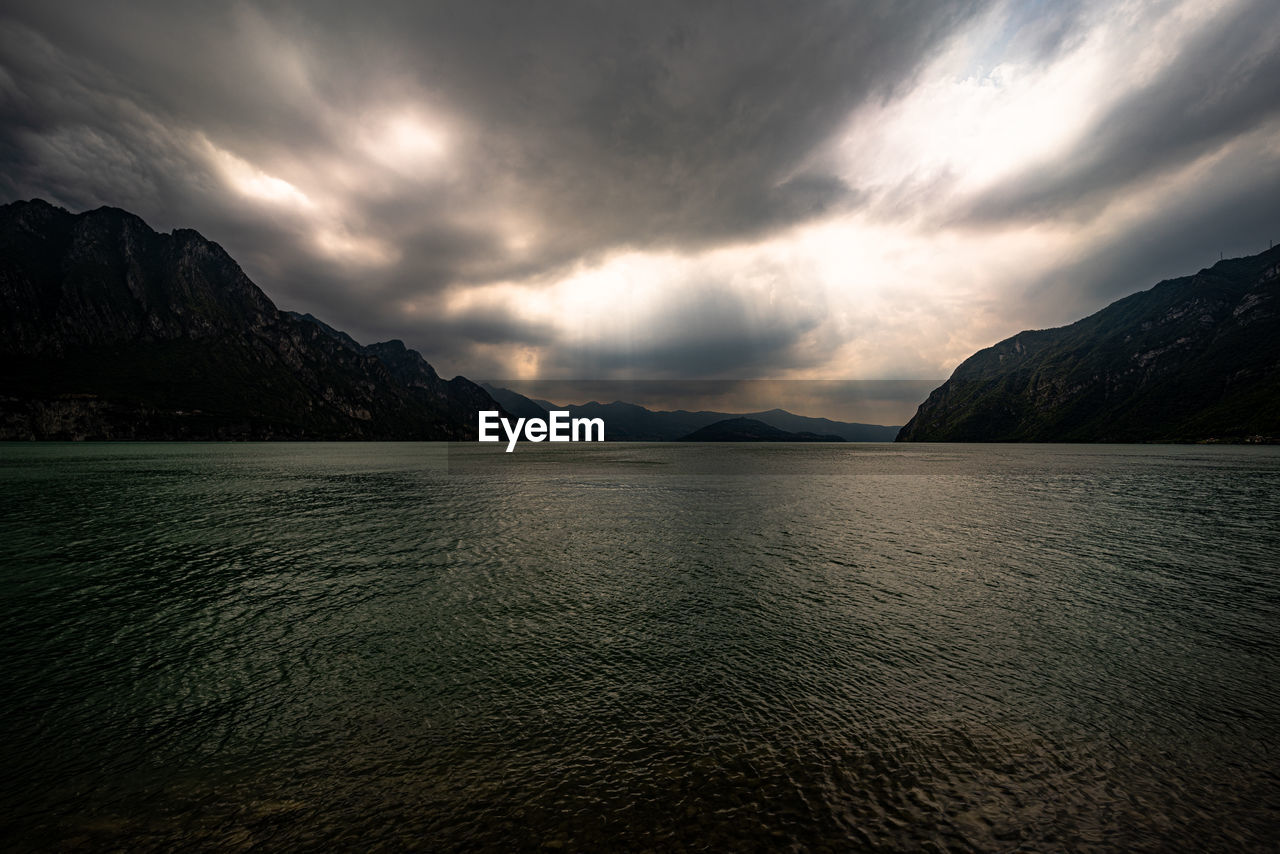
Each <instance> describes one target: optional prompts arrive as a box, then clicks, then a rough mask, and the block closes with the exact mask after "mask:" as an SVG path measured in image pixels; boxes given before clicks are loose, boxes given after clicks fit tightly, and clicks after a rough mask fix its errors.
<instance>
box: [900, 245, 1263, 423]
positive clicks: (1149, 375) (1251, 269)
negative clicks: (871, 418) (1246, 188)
mask: <svg viewBox="0 0 1280 854" xmlns="http://www.w3.org/2000/svg"><path fill="white" fill-rule="evenodd" d="M1278 437H1280V247H1277V248H1274V249H1271V250H1269V251H1267V252H1263V253H1261V254H1258V255H1254V256H1251V257H1248V258H1234V259H1230V260H1226V261H1221V262H1219V263H1217V264H1215V265H1214V266H1213V267H1212V268H1209V269H1205V270H1201V271H1200V272H1199V273H1196V274H1195V275H1194V276H1186V277H1183V278H1179V279H1171V280H1168V281H1164V282H1161V283H1160V284H1158V285H1156V286H1155V287H1153V288H1151V289H1150V290H1146V291H1142V292H1140V293H1136V294H1133V295H1132V296H1129V297H1125V298H1124V299H1122V300H1119V301H1118V302H1115V303H1112V304H1111V305H1109V306H1107V307H1106V308H1104V309H1103V310H1102V311H1099V312H1098V313H1096V314H1093V315H1091V316H1089V317H1086V318H1085V319H1083V320H1080V321H1078V322H1076V323H1073V324H1071V325H1070V326H1064V327H1061V328H1058V329H1044V330H1038V331H1033V332H1020V333H1018V334H1017V335H1015V336H1013V337H1012V338H1008V339H1006V340H1004V341H1001V342H1000V343H999V344H996V345H995V346H994V347H989V348H987V349H985V350H982V351H980V352H978V353H975V354H974V355H973V356H971V357H969V358H968V359H967V360H965V361H964V363H962V364H961V365H960V366H959V367H958V368H956V370H955V373H954V374H952V376H951V378H950V379H949V380H947V382H945V383H944V384H943V385H942V386H940V387H939V388H937V389H935V390H934V392H933V393H932V394H930V395H929V398H928V400H926V401H925V402H924V403H923V404H921V405H920V408H919V410H918V411H917V412H916V415H915V417H914V418H912V419H911V421H910V422H908V423H907V424H906V425H905V426H904V427H903V428H902V431H901V433H899V435H898V441H916V442H1195V441H1274V440H1275V439H1277V438H1278Z"/></svg>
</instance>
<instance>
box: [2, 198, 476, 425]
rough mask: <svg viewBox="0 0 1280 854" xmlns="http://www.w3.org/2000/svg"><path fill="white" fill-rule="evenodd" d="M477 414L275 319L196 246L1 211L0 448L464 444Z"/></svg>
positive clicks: (139, 231) (371, 355)
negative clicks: (283, 442) (254, 442)
mask: <svg viewBox="0 0 1280 854" xmlns="http://www.w3.org/2000/svg"><path fill="white" fill-rule="evenodd" d="M393 344H397V345H399V346H398V348H396V347H393V346H392V345H393ZM379 348H387V352H388V353H390V352H391V351H392V350H394V351H395V352H394V356H395V358H394V365H393V364H391V363H390V362H384V361H383V359H382V358H381V356H382V355H383V349H379ZM410 373H415V375H416V376H417V379H416V380H415V381H414V382H408V381H406V380H405V379H404V377H406V376H408V374H410ZM479 408H498V407H497V406H496V405H494V404H493V402H492V401H491V400H490V399H489V398H488V396H487V395H486V394H485V393H484V392H483V391H482V390H481V389H479V388H478V387H477V386H475V385H473V384H471V383H470V382H468V381H466V380H464V379H462V378H458V379H456V380H453V381H450V382H445V381H444V380H441V379H440V378H439V377H438V376H436V373H435V371H434V370H433V369H432V368H431V366H430V365H428V364H427V363H426V362H425V361H423V360H422V358H421V356H419V355H418V354H417V353H416V352H415V351H412V350H406V349H405V348H404V346H403V345H400V344H399V342H390V343H389V344H387V345H375V347H369V348H366V347H362V346H360V345H359V344H357V343H356V342H355V341H354V340H352V339H351V338H350V337H349V336H346V335H345V334H343V333H340V332H337V331H336V330H333V329H331V328H329V327H328V326H325V325H324V324H323V323H320V322H319V321H316V320H315V319H314V318H310V317H307V316H301V315H295V314H292V313H286V312H281V311H279V310H277V309H276V307H275V306H274V305H273V304H272V302H271V300H270V299H268V298H267V296H266V295H265V294H264V293H263V292H262V291H261V290H260V289H259V288H258V287H257V286H256V285H254V283H253V282H252V281H250V280H249V278H248V277H247V276H245V274H244V272H243V271H242V270H241V269H240V267H239V266H238V265H237V264H236V263H235V261H234V260H232V258H231V257H230V256H229V255H227V253H226V252H225V251H223V249H222V247H220V246H218V244H216V243H212V242H210V241H207V240H205V239H204V238H203V237H201V236H200V235H199V234H198V233H196V232H194V231H190V230H183V229H179V230H177V231H174V232H173V233H172V234H158V233H156V232H155V231H153V230H151V229H150V228H149V227H148V226H147V225H146V223H144V222H143V221H142V220H141V219H139V218H138V217H136V216H133V215H132V214H129V213H127V212H125V211H121V210H116V209H113V208H101V209H99V210H96V211H89V212H87V213H83V214H78V215H77V214H71V213H68V212H67V211H65V210H62V209H60V208H55V207H53V206H51V205H49V204H47V203H44V202H41V201H32V202H16V203H13V204H9V205H5V206H3V207H0V438H3V439H463V438H474V436H475V429H476V417H475V410H476V409H479Z"/></svg>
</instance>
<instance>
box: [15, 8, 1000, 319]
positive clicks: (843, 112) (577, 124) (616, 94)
mask: <svg viewBox="0 0 1280 854" xmlns="http://www.w3.org/2000/svg"><path fill="white" fill-rule="evenodd" d="M978 5H979V4H978V3H977V2H973V0H957V1H956V2H946V3H939V2H936V0H906V1H905V2H904V0H875V2H864V3H845V2H811V3H798V4H783V3H772V2H758V3H749V2H724V3H684V2H670V3H593V2H564V3H555V4H551V3H492V2H475V0H467V2H456V3H428V4H423V3H409V2H406V3H382V4H377V5H375V6H370V5H369V4H351V3H307V4H288V3H263V4H241V5H236V6H221V5H215V4H175V3H168V2H166V3H131V4H126V5H123V6H122V5H117V4H110V5H108V4H101V3H43V4H28V5H26V6H22V7H11V8H10V9H9V10H8V11H7V13H6V14H5V16H4V19H3V21H2V23H0V27H2V29H0V38H2V39H3V53H2V55H0V60H2V61H0V70H2V72H3V77H2V78H0V84H2V86H0V92H2V93H3V130H0V166H2V167H3V177H0V192H3V194H4V195H5V196H8V197H11V198H18V197H31V196H43V197H47V198H50V199H51V200H52V201H54V202H57V203H60V204H62V205H65V206H67V207H69V208H71V209H73V210H79V209H84V208H90V207H95V206H98V205H101V204H111V205H116V206H120V207H126V208H128V209H131V210H133V211H135V212H137V213H139V214H141V215H142V216H143V217H144V218H146V219H148V221H150V222H151V223H152V224H153V225H154V226H156V227H159V228H171V227H175V226H192V227H195V228H197V229H199V230H201V231H202V232H204V233H205V234H206V235H207V236H210V237H211V238H213V239H217V240H219V241H220V242H222V243H224V244H225V245H226V246H227V248H228V249H229V250H230V251H232V253H233V254H234V255H235V256H236V257H237V258H238V259H239V260H240V261H241V262H242V264H243V265H244V266H245V267H246V268H247V269H248V270H249V272H250V273H251V274H254V275H257V276H258V278H260V279H263V281H262V282H261V284H263V285H264V287H265V288H266V289H267V290H268V292H269V293H271V294H272V295H273V296H275V297H276V298H277V299H278V300H279V301H280V302H282V303H283V304H285V305H286V306H289V307H292V306H293V305H295V304H297V305H300V306H301V307H305V308H307V309H310V310H316V311H317V312H320V313H324V310H325V308H326V307H330V308H332V309H335V310H334V311H330V312H328V315H329V317H330V319H332V320H333V322H335V323H338V324H345V325H347V326H349V327H357V328H359V327H368V328H372V327H380V326H383V325H384V321H385V320H386V319H387V317H386V316H385V315H387V314H388V313H389V312H391V309H389V308H387V299H388V298H389V297H393V296H402V297H406V298H407V297H413V296H421V295H423V294H429V293H431V292H433V291H439V290H441V289H444V288H448V287H453V286H459V285H465V284H467V283H469V282H476V281H487V280H493V279H495V278H504V277H505V278H517V279H518V278H525V277H529V276H535V275H538V274H540V273H546V272H547V271H549V270H554V269H556V268H557V267H560V266H563V265H566V264H570V263H573V262H575V261H578V260H580V259H582V258H586V257H591V256H592V255H593V254H598V253H601V252H604V251H607V250H609V249H611V248H614V247H618V246H623V245H625V246H629V247H653V246H666V247H695V246H705V245H709V244H714V243H716V242H718V241H724V240H740V239H744V238H748V237H750V236H752V235H759V234H763V233H767V232H768V231H770V230H771V229H777V228H781V227H785V226H788V225H791V224H793V223H796V222H799V221H804V220H806V219H811V218H814V217H817V216H821V215H824V214H828V213H831V212H833V211H837V210H841V209H845V208H848V207H851V206H854V205H856V204H857V203H858V201H859V194H858V193H857V192H856V191H855V190H853V189H851V188H849V187H847V186H845V185H844V184H843V183H842V182H841V180H840V179H839V178H837V177H836V176H834V175H830V174H826V173H824V172H822V171H821V170H820V169H816V168H815V167H814V166H813V165H812V164H810V163H809V162H808V158H809V156H810V154H811V153H812V152H813V151H814V150H815V148H816V147H817V146H818V145H819V144H820V143H821V142H822V141H823V140H824V139H825V138H826V137H828V136H829V135H830V134H831V133H832V131H833V130H834V129H835V128H836V127H837V126H838V125H839V124H840V123H841V122H843V121H844V120H845V119H846V118H847V116H848V114H849V112H850V111H851V110H852V109H853V108H854V107H855V106H857V105H858V104H859V103H861V102H862V101H864V100H865V99H867V98H871V97H881V98H882V97H888V96H889V95H890V94H892V93H893V92H894V91H895V87H900V86H902V85H903V84H904V82H905V81H908V80H909V79H910V75H911V73H912V71H913V69H914V68H916V67H917V66H918V65H919V64H920V63H921V62H922V61H923V60H925V59H927V58H928V56H929V50H930V47H931V46H932V45H934V44H935V43H937V41H938V40H939V39H940V38H942V37H944V36H946V35H947V34H948V33H949V32H951V31H952V29H953V28H954V27H955V26H956V25H957V24H958V23H960V22H961V21H963V20H965V19H966V17H967V16H969V15H971V14H972V13H973V12H974V11H975V8H976V7H977V6H978ZM405 103H415V104H420V105H423V106H424V108H425V110H426V112H427V113H428V114H434V115H437V116H439V117H441V118H442V121H443V123H444V124H445V126H446V132H447V133H448V134H449V135H450V136H451V140H450V142H451V147H450V150H449V151H447V152H446V154H445V155H444V156H443V158H442V164H441V166H440V170H439V174H431V170H425V173H426V174H413V175H394V174H391V173H390V172H388V171H387V170H381V171H379V170H378V169H376V168H367V169H365V171H364V172H362V171H361V169H362V168H364V167H361V166H360V162H361V158H362V154H361V152H360V150H359V137H360V133H361V132H362V130H363V128H362V127H360V123H361V122H362V121H364V120H365V117H366V115H367V112H368V110H370V109H371V108H376V107H378V106H379V105H386V106H387V108H388V109H395V108H397V106H398V105H402V104H405ZM208 144H212V145H215V146H216V147H217V148H218V149H219V150H220V151H225V152H229V153H230V154H232V155H234V156H235V157H237V158H240V159H242V160H243V161H244V162H246V163H248V164H251V165H252V166H253V167H255V168H258V169H261V170H262V171H263V172H265V173H267V174H269V175H272V176H278V177H280V178H282V179H284V180H288V181H291V182H293V183H295V184H296V185H297V186H299V187H300V188H301V189H302V190H303V191H304V192H311V191H313V190H314V187H313V186H307V185H306V184H305V183H304V182H303V181H300V180H299V179H298V178H297V177H296V176H297V175H309V176H311V177H312V178H313V179H314V177H315V176H316V175H321V176H323V175H325V174H326V172H327V170H331V171H332V173H333V174H334V175H335V178H334V180H333V181H332V182H331V183H326V184H324V185H323V189H325V190H327V191H329V192H331V193H332V194H333V195H334V196H335V197H336V198H337V199H338V203H339V204H340V205H341V209H342V216H343V219H344V222H345V223H347V224H348V225H350V224H352V223H355V224H356V227H357V228H358V229H359V230H360V231H361V233H363V234H370V235H373V236H374V237H376V238H377V239H379V240H381V241H383V242H384V243H386V244H388V245H391V246H393V247H396V248H397V250H398V252H399V254H400V256H401V257H400V260H399V263H398V264H396V265H394V268H393V269H383V270H373V269H370V270H366V271H363V272H360V273H351V272H346V271H342V270H335V269H332V268H330V269H325V263H326V262H325V261H324V259H323V257H321V256H320V255H318V254H317V252H316V249H315V246H314V241H313V240H311V239H310V238H311V237H313V235H312V234H310V233H309V232H308V230H307V227H306V224H305V223H302V222H296V221H295V222H291V221H290V212H289V211H288V210H287V209H281V208H273V207H272V206H270V205H265V204H261V203H259V202H254V201H252V200H245V199H242V198H237V197H236V196H235V195H234V194H230V193H228V191H227V189H226V186H225V184H226V181H225V177H224V176H221V175H219V174H218V171H217V169H216V168H214V167H212V166H211V165H210V157H209V151H208V150H207V145H208ZM202 145H204V146H206V148H202ZM341 169H347V171H349V172H354V173H355V174H354V176H352V175H347V176H346V178H345V179H338V178H337V177H336V176H337V173H338V172H339V171H341ZM498 212H505V213H515V214H518V215H519V216H520V217H521V218H523V219H524V220H526V221H530V220H531V221H533V222H534V224H535V225H536V226H538V231H539V233H538V238H539V239H538V240H537V242H536V245H534V246H532V247H526V248H522V249H519V250H515V249H512V248H511V247H510V246H509V245H508V243H507V242H506V241H505V240H504V236H503V234H502V223H501V222H498V221H497V220H498V219H499V217H497V216H495V214H496V213H498ZM344 277H346V278H358V279H359V282H358V284H357V285H356V286H355V287H354V288H353V287H351V286H350V285H349V284H348V285H344V284H342V280H343V278H344ZM349 291H354V292H355V293H359V294H365V295H368V296H373V297H376V299H367V300H365V301H364V302H363V303H362V304H361V303H360V301H359V300H356V299H353V298H352V297H351V295H350V293H348V292H349ZM362 305H363V308H362V307H361V306H362Z"/></svg>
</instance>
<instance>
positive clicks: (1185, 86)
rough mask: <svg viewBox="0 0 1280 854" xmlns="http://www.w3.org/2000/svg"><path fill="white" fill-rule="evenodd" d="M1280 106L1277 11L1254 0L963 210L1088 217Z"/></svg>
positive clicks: (997, 216) (995, 218)
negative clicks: (1046, 156)
mask: <svg viewBox="0 0 1280 854" xmlns="http://www.w3.org/2000/svg"><path fill="white" fill-rule="evenodd" d="M1100 94H1105V93H1100ZM1278 115H1280V14H1278V13H1277V7H1276V3H1275V1H1274V0H1248V2H1242V3H1241V4H1240V5H1239V6H1238V7H1237V8H1236V9H1234V10H1232V11H1231V12H1230V13H1229V14H1227V15H1225V16H1223V18H1222V19H1221V20H1218V21H1215V22H1213V23H1211V24H1209V25H1208V26H1207V27H1206V28H1205V29H1203V30H1202V31H1201V32H1199V33H1197V34H1196V35H1194V36H1193V37H1192V38H1191V40H1190V41H1189V43H1188V44H1187V45H1186V46H1185V48H1184V49H1183V50H1182V51H1181V52H1180V53H1179V54H1178V56H1177V57H1176V58H1174V59H1173V61H1172V62H1171V64H1170V66H1169V67H1168V68H1167V69H1165V70H1163V71H1162V72H1161V73H1160V74H1159V75H1158V76H1156V77H1155V78H1154V79H1152V80H1151V81H1150V82H1149V83H1148V85H1146V86H1143V87H1141V88H1139V89H1136V90H1134V91H1132V92H1130V93H1128V94H1127V95H1126V96H1124V97H1122V98H1121V99H1120V100H1119V101H1117V102H1116V103H1115V104H1113V105H1112V106H1111V107H1110V109H1108V110H1107V111H1106V112H1105V113H1104V114H1103V115H1101V116H1100V117H1099V118H1098V119H1097V121H1096V122H1095V123H1094V125H1093V126H1092V127H1091V128H1089V129H1088V130H1087V131H1086V133H1085V137H1084V140H1083V142H1082V144H1080V145H1078V146H1076V147H1075V148H1074V149H1073V150H1071V151H1070V152H1068V153H1067V154H1066V155H1065V156H1063V157H1061V158H1060V159H1057V160H1055V161H1053V162H1050V163H1039V164H1036V166H1035V167H1034V168H1032V169H1030V170H1028V171H1027V172H1025V173H1022V174H1016V175H1014V176H1012V177H1011V178H1009V179H1008V180H1007V181H1005V182H1004V183H1002V184H1001V185H999V186H997V187H995V188H994V189H993V190H992V191H990V192H988V193H986V194H984V195H983V196H982V197H980V198H979V199H977V200H976V202H975V203H974V204H973V206H972V207H971V208H970V209H969V211H968V212H967V214H966V217H965V218H966V219H967V220H968V221H970V222H985V223H1000V222H1009V221H1026V220H1033V219H1045V218H1063V217H1067V218H1088V217H1090V216H1092V215H1093V214H1094V213H1096V212H1097V211H1099V210H1101V209H1102V208H1103V207H1105V205H1106V203H1107V201H1108V200H1109V199H1111V198H1115V197H1117V196H1122V195H1123V194H1124V193H1125V191H1126V189H1127V188H1130V187H1132V186H1135V185H1141V184H1142V183H1143V182H1145V181H1149V180H1152V179H1154V178H1156V177H1158V176H1160V175H1162V174H1165V173H1167V172H1169V171H1171V170H1174V169H1177V168H1179V167H1182V166H1185V165H1187V164H1189V163H1191V162H1193V161H1195V160H1196V159H1198V158H1200V157H1202V156H1204V155H1205V154H1210V153H1213V152H1214V151H1216V150H1217V149H1218V148H1220V147H1221V146H1223V145H1225V144H1227V143H1229V142H1231V141H1232V140H1234V139H1236V138H1238V137H1239V136H1241V135H1242V134H1246V133H1248V132H1250V131H1253V130H1256V129H1258V128H1261V127H1264V126H1265V125H1267V124H1268V123H1269V122H1271V121H1272V120H1273V119H1275V118H1276V117H1277V116H1278Z"/></svg>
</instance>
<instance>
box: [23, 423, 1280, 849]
mask: <svg viewBox="0 0 1280 854" xmlns="http://www.w3.org/2000/svg"><path fill="white" fill-rule="evenodd" d="M0 489H2V492H0V494H2V495H3V496H4V501H5V513H4V515H3V519H2V520H0V579H2V583H3V590H4V595H5V606H6V607H5V608H4V610H3V613H2V615H0V696H3V697H4V698H6V702H5V704H4V706H3V708H0V719H2V723H3V728H4V730H3V731H4V733H5V734H6V738H5V741H4V742H3V753H2V754H0V767H4V768H5V769H6V773H5V775H4V779H3V790H2V791H0V798H2V799H3V815H4V816H5V818H6V821H5V822H4V823H3V824H5V825H7V829H5V830H0V833H3V834H6V836H4V837H3V841H4V842H5V844H6V847H8V848H14V847H16V848H18V849H44V848H49V847H61V848H69V849H76V848H80V847H83V848H103V847H105V848H118V849H122V850H147V849H173V848H186V849H191V848H202V847H203V848H209V849H219V850H224V849H239V848H250V847H254V846H263V847H265V848H266V849H268V850H277V849H280V848H294V849H297V848H314V849H317V850H320V849H331V848H334V847H343V846H348V847H359V848H364V849H374V848H388V849H402V848H405V849H412V848H423V849H437V850H438V849H456V848H487V849H494V850H510V849H513V848H514V849H536V848H539V847H547V848H565V849H577V850H582V849H585V850H601V849H604V848H624V849H655V850H682V849H697V850H705V849H708V848H710V849H714V850H754V849H777V848H787V847H792V848H803V849H810V850H848V849H849V848H851V847H853V848H868V847H877V848H888V849H904V850H920V849H922V848H929V847H934V848H947V849H960V850H965V849H982V850H991V849H996V850H1001V849H1017V848H1021V849H1036V850H1054V849H1062V848H1073V849H1080V850H1090V849H1098V850H1144V849H1171V848H1173V849H1183V850H1186V849H1199V850H1205V849H1209V850H1222V851H1238V850H1266V849H1268V848H1270V847H1271V846H1273V845H1274V843H1275V840H1276V839H1277V837H1278V834H1280V783H1278V781H1277V773H1276V769H1277V768H1278V767H1280V761H1277V760H1278V759H1280V756H1277V751H1278V748H1277V745H1278V744H1280V738H1278V736H1280V712H1277V709H1278V708H1280V688H1278V687H1277V685H1278V677H1280V663H1278V662H1280V658H1278V656H1277V653H1278V652H1280V650H1278V646H1280V453H1277V451H1276V449H1269V448H1168V447H1110V448H1080V447H1062V446H1058V447H1010V446H988V447H974V446H969V447H944V446H932V447H930V446H911V447H906V448H904V447H901V446H866V445H863V446H857V445H852V446H850V445H846V446H821V445H805V446H769V447H765V446H690V445H603V446H590V445H578V446H556V447H550V446H541V447H538V446H529V445H522V446H521V447H520V448H519V449H518V451H517V452H516V453H515V454H502V453H501V452H500V449H499V451H498V452H494V449H493V448H490V447H487V446H486V447H481V446H478V445H460V446H453V447H446V446H443V445H414V444H407V445H385V444H378V445H216V444H215V445H87V446H60V445H32V446H8V447H3V448H0Z"/></svg>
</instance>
